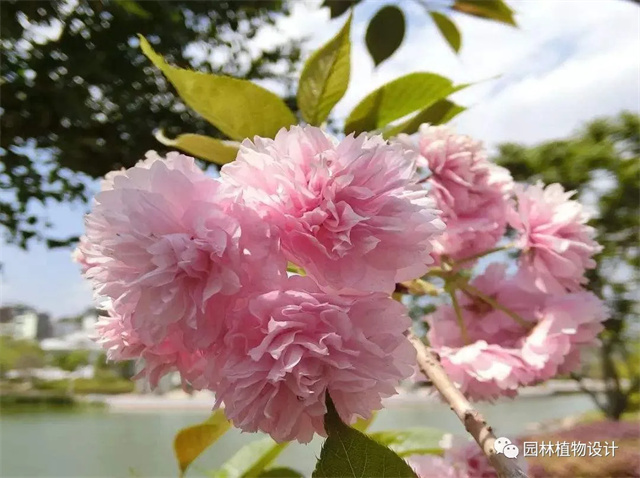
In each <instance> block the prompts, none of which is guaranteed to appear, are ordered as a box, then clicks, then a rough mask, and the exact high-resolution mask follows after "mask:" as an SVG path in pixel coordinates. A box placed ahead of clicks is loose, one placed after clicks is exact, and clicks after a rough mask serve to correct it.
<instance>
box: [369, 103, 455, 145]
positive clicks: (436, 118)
mask: <svg viewBox="0 0 640 478" xmlns="http://www.w3.org/2000/svg"><path fill="white" fill-rule="evenodd" d="M465 109H466V108H465V107H464V106H460V105H457V104H455V103H454V102H453V101H450V100H440V101H437V102H436V103H434V104H432V105H431V106H429V107H428V108H425V109H423V110H422V111H420V112H419V113H418V114H416V115H415V116H413V117H411V118H409V119H408V120H406V121H403V122H401V123H400V124H398V125H395V126H392V127H391V128H389V129H387V130H385V131H384V132H383V133H382V135H383V136H384V137H385V138H391V137H392V136H396V135H398V134H400V133H406V134H412V133H415V132H416V131H418V128H420V125H421V124H423V123H429V124H431V125H434V126H435V125H439V124H444V123H447V122H448V121H450V120H451V119H452V118H454V117H455V116H457V115H459V114H460V113H462V112H463V111H464V110H465Z"/></svg>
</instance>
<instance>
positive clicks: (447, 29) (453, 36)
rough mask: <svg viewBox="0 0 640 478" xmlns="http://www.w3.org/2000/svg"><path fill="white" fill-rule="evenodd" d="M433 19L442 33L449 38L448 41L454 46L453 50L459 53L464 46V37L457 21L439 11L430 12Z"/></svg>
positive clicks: (446, 38) (445, 37)
mask: <svg viewBox="0 0 640 478" xmlns="http://www.w3.org/2000/svg"><path fill="white" fill-rule="evenodd" d="M429 15H430V16H431V19H432V20H433V22H434V23H435V24H436V27H438V30H439V31H440V34H441V35H442V36H443V37H444V39H445V40H447V43H448V44H449V45H450V46H451V48H453V51H455V52H456V53H458V52H459V51H460V47H461V46H462V37H461V36H460V31H459V30H458V27H457V26H456V24H455V23H453V22H452V21H451V20H450V19H449V17H447V16H446V15H443V14H442V13H438V12H429Z"/></svg>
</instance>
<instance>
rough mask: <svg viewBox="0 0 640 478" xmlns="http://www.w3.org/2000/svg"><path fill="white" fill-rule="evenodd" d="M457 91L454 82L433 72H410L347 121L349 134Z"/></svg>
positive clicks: (364, 102)
mask: <svg viewBox="0 0 640 478" xmlns="http://www.w3.org/2000/svg"><path fill="white" fill-rule="evenodd" d="M454 91H456V87H454V86H453V83H452V82H451V80H449V79H447V78H444V77H442V76H440V75H436V74H434V73H410V74H408V75H405V76H402V77H400V78H397V79H395V80H393V81H391V82H389V83H387V84H385V85H383V86H381V87H380V88H378V89H377V90H374V91H373V92H372V93H371V94H369V95H368V96H367V97H365V98H364V99H363V100H362V101H361V102H360V103H358V105H357V106H356V107H355V108H354V109H353V110H352V111H351V113H350V114H349V117H348V118H347V120H346V123H345V127H344V131H345V133H346V134H349V133H353V132H355V133H356V134H359V133H362V132H364V131H373V130H376V129H380V128H383V127H385V126H387V125H388V124H389V123H391V122H392V121H394V120H397V119H400V118H403V117H404V116H407V115H409V114H411V113H415V112H416V111H420V110H423V109H425V108H428V107H429V106H431V105H433V104H434V103H436V102H437V101H439V100H441V99H444V98H446V97H447V96H449V95H450V94H452V93H453V92H454Z"/></svg>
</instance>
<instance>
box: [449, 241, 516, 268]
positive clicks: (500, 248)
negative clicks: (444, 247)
mask: <svg viewBox="0 0 640 478" xmlns="http://www.w3.org/2000/svg"><path fill="white" fill-rule="evenodd" d="M512 247H515V245H514V244H506V245H504V246H500V247H494V248H493V249H489V250H486V251H484V252H479V253H478V254H473V255H472V256H468V257H463V258H462V259H459V260H457V261H456V262H455V266H459V265H460V264H464V263H465V262H469V261H473V260H475V259H480V258H481V257H484V256H488V255H489V254H493V253H494V252H500V251H506V250H507V249H511V248H512Z"/></svg>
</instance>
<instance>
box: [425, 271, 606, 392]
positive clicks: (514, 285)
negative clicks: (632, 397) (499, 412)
mask: <svg viewBox="0 0 640 478" xmlns="http://www.w3.org/2000/svg"><path fill="white" fill-rule="evenodd" d="M505 270H506V266H504V265H498V264H491V265H490V266H489V267H488V268H487V270H486V271H485V273H484V274H482V275H480V276H478V277H477V278H475V279H474V280H473V281H471V285H472V286H473V287H475V288H476V289H477V290H479V291H480V292H481V293H482V294H484V295H485V296H487V297H489V298H490V299H493V300H494V301H495V302H497V303H498V304H500V305H501V306H502V307H503V308H506V309H508V310H510V311H511V312H514V313H515V314H516V315H517V316H518V317H519V318H520V319H521V320H522V321H524V324H522V323H520V322H519V321H518V320H516V319H514V318H513V317H511V316H510V315H508V314H507V313H506V312H505V311H504V310H500V309H496V308H494V307H493V306H492V305H490V304H488V303H487V302H486V301H484V300H483V299H481V298H479V297H477V296H474V295H473V294H471V293H462V292H457V293H456V297H457V299H458V303H459V305H460V309H461V316H462V323H463V324H464V330H465V333H464V334H463V332H462V327H461V326H460V325H459V323H458V318H457V315H456V313H455V310H454V308H453V307H452V306H448V305H444V306H441V307H439V308H438V309H437V310H436V311H435V312H434V313H432V314H430V315H429V316H427V319H426V320H427V322H428V323H429V332H428V338H429V341H430V344H431V345H432V346H433V347H434V349H435V350H436V351H437V352H438V354H439V355H440V357H441V360H442V365H443V367H444V368H445V370H446V371H447V373H448V374H449V376H450V377H451V379H452V380H453V381H454V382H455V383H456V384H457V385H458V386H459V387H460V389H461V390H462V391H463V393H465V394H466V395H467V396H468V397H469V398H470V399H473V400H492V399H496V398H498V397H499V396H501V395H506V396H515V395H516V393H517V390H518V389H519V388H520V387H522V386H526V385H532V384H535V383H537V382H540V381H543V380H547V379H549V378H551V377H553V376H554V375H556V374H557V373H558V372H559V371H569V370H571V369H573V368H574V367H575V366H576V364H577V363H578V360H577V358H578V357H579V353H580V349H582V348H583V347H585V346H589V345H593V344H594V343H596V337H597V334H598V333H599V332H600V331H601V330H602V322H603V321H604V320H605V319H606V310H605V308H604V306H603V305H602V302H601V301H600V300H599V299H597V298H596V297H595V296H594V295H593V294H591V293H589V292H584V291H582V292H576V293H568V294H564V295H560V296H555V295H549V294H544V293H542V292H540V291H536V290H535V289H533V290H532V288H531V287H528V286H527V285H525V284H523V278H522V276H521V275H519V274H517V275H516V276H515V277H513V278H507V277H506V272H505Z"/></svg>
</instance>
